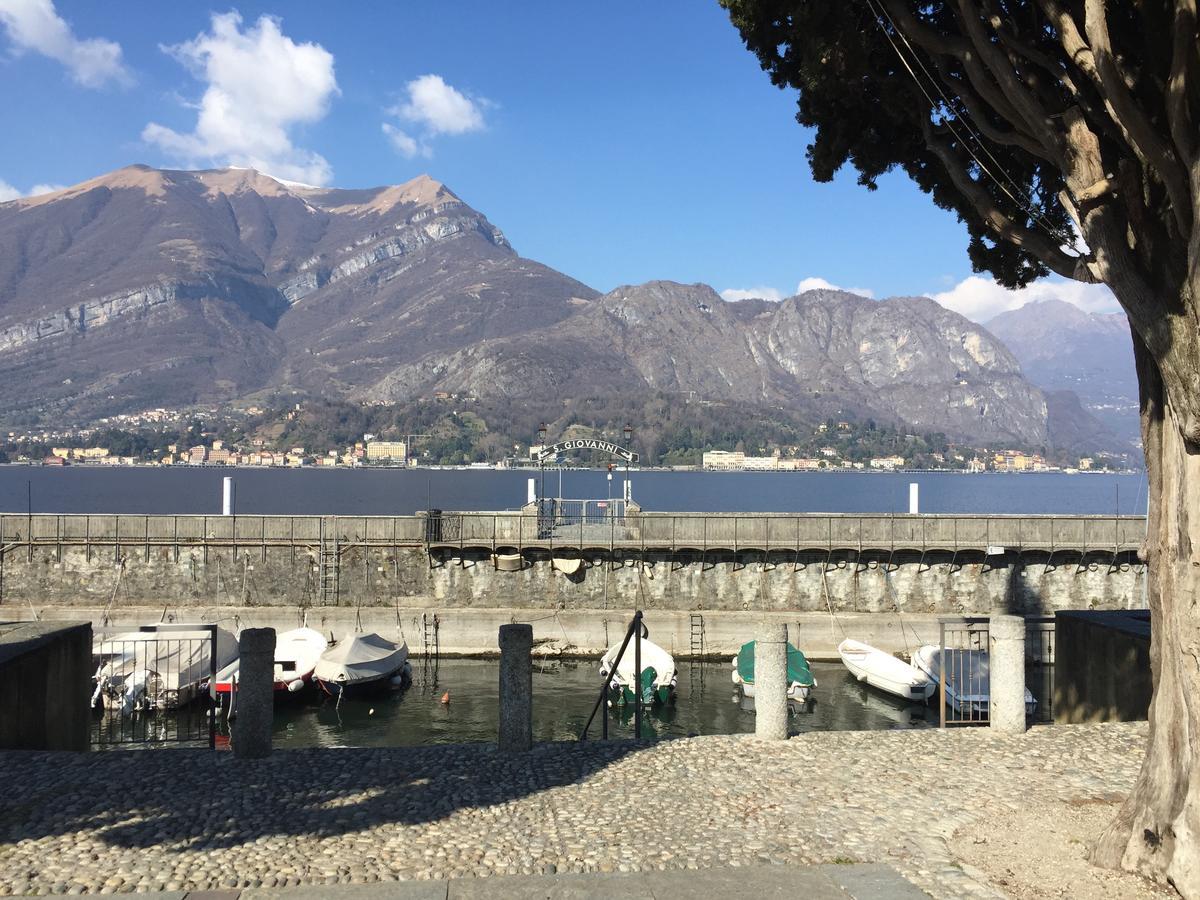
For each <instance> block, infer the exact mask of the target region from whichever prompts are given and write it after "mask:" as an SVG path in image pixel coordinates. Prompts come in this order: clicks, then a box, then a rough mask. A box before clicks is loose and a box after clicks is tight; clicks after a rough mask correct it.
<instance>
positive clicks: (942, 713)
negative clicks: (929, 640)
mask: <svg viewBox="0 0 1200 900" xmlns="http://www.w3.org/2000/svg"><path fill="white" fill-rule="evenodd" d="M938 645H939V652H938V673H939V675H940V676H941V677H939V678H938V725H939V727H940V728H945V727H946V679H947V678H948V677H949V676H950V668H949V666H947V665H946V623H945V622H939V623H938Z"/></svg>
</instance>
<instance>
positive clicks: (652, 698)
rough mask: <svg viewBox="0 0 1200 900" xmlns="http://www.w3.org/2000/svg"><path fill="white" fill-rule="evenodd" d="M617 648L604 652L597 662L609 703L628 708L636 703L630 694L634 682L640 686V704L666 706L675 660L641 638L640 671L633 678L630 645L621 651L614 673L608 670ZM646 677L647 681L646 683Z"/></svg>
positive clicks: (672, 687)
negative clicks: (638, 674) (664, 704)
mask: <svg viewBox="0 0 1200 900" xmlns="http://www.w3.org/2000/svg"><path fill="white" fill-rule="evenodd" d="M619 649H620V646H619V645H617V646H613V647H610V648H609V649H608V651H607V652H606V653H605V654H604V657H603V658H602V659H601V660H600V674H601V675H602V676H603V677H605V678H608V679H609V702H610V703H612V705H613V706H623V705H630V706H632V705H633V704H634V702H635V701H636V700H637V694H636V693H634V691H635V690H636V689H637V688H636V687H635V682H639V681H640V682H643V683H642V684H641V685H640V688H641V693H642V704H643V705H654V704H663V703H670V702H671V700H673V699H674V697H675V684H676V674H675V660H674V658H673V657H672V656H671V654H670V653H668V652H667V651H666V650H664V649H663V648H662V647H660V646H658V644H655V643H653V642H651V641H649V640H646V639H645V638H643V639H642V659H641V662H642V672H641V676H642V677H641V678H636V679H635V677H634V656H635V654H636V648H635V647H634V645H633V643H632V642H631V643H630V645H629V646H628V647H626V648H625V654H624V655H623V656H622V657H621V664H620V666H618V668H617V671H615V672H614V671H612V661H613V660H614V659H616V656H617V651H618V650H619ZM647 677H648V678H649V680H648V682H647Z"/></svg>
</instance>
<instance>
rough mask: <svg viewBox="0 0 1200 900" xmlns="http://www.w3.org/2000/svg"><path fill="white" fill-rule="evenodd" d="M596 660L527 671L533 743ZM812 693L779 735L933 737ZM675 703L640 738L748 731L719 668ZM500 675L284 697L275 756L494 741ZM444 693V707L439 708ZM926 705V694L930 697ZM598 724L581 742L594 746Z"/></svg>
mask: <svg viewBox="0 0 1200 900" xmlns="http://www.w3.org/2000/svg"><path fill="white" fill-rule="evenodd" d="M597 666H598V664H597V662H596V661H591V660H587V661H584V660H571V661H559V660H556V661H547V662H535V664H534V671H533V690H534V702H533V712H534V723H533V734H534V740H536V741H561V740H574V739H575V738H576V737H578V736H579V732H580V729H581V728H582V727H583V724H584V722H586V721H587V717H588V715H589V714H590V713H591V710H592V706H593V704H594V703H595V702H596V698H597V696H598V695H599V692H600V679H599V673H598V671H597ZM812 671H813V674H814V675H815V676H816V678H817V689H816V691H814V693H813V697H812V698H811V699H810V700H809V701H808V702H806V703H803V704H799V703H793V704H791V711H792V715H791V717H790V730H791V732H792V733H793V734H803V733H805V732H809V731H865V730H887V729H894V728H929V727H935V728H936V727H937V725H938V713H937V707H936V705H935V703H931V704H929V705H926V706H923V705H920V704H914V703H909V702H907V701H903V700H900V699H898V698H895V697H892V696H890V695H888V694H883V693H880V692H878V691H876V690H874V689H873V688H869V687H867V686H866V685H864V684H860V683H859V682H858V681H856V680H855V679H854V678H853V676H851V675H850V673H849V672H847V671H846V670H845V669H844V668H843V667H842V666H841V664H839V663H813V664H812ZM678 672H679V687H678V692H677V697H676V701H675V702H674V703H672V704H668V705H666V706H655V707H653V708H651V709H647V710H645V713H644V716H643V720H642V737H645V738H653V737H683V736H686V735H693V734H738V733H748V732H753V731H754V701H753V700H750V699H748V698H745V697H742V696H741V695H740V694H739V693H738V692H737V690H736V689H735V687H734V685H733V682H732V681H731V680H730V667H729V664H728V663H688V662H681V663H679V664H678ZM1027 679H1028V680H1027V683H1028V685H1029V688H1030V690H1031V691H1032V692H1033V694H1034V696H1035V697H1036V698H1037V700H1038V710H1037V714H1036V715H1035V720H1036V721H1049V720H1050V704H1049V702H1048V701H1049V698H1050V695H1051V693H1052V690H1053V667H1049V666H1043V667H1033V668H1031V670H1030V671H1029V672H1028V673H1027ZM498 688H499V672H498V663H497V662H496V661H495V660H471V659H452V660H442V661H441V662H440V664H438V665H423V664H422V661H421V660H414V668H413V682H412V685H411V686H410V687H409V688H407V689H406V690H403V691H395V692H386V693H382V694H375V695H373V696H362V697H353V696H351V697H346V698H344V699H343V700H342V702H341V703H340V704H338V703H337V702H335V701H334V700H333V699H332V698H329V697H326V696H323V695H320V694H318V693H316V692H310V693H305V694H297V695H287V696H286V697H282V698H280V699H279V701H278V702H277V703H276V706H275V746H277V747H406V746H414V745H419V744H449V743H463V742H471V741H494V740H495V739H496V733H497V730H498V718H499V709H498V705H499V699H498V693H499V691H498ZM446 694H449V700H450V702H449V703H443V702H442V698H443V697H444V696H445V695H446ZM935 697H936V695H935ZM205 715H206V710H205V709H203V708H202V707H201V706H199V705H192V706H189V707H186V708H184V709H182V710H177V711H173V712H166V713H155V714H151V715H146V716H139V717H135V718H132V719H130V720H129V721H128V722H126V723H124V724H122V725H121V726H120V727H119V728H118V727H117V726H116V725H115V724H114V721H113V720H112V719H111V718H109V717H97V719H96V721H95V722H94V723H93V741H94V742H96V741H102V742H104V743H105V744H108V745H109V746H110V747H111V748H112V749H119V748H128V747H138V746H146V744H145V743H143V742H145V741H150V742H154V743H161V744H162V745H164V746H165V745H167V744H170V743H174V742H179V741H183V742H188V741H190V742H192V743H194V744H198V745H204V744H207V743H208V736H207V719H206V718H205ZM218 724H219V728H218V734H217V745H218V746H219V747H228V723H227V722H226V721H225V719H224V716H223V714H219V715H218ZM633 728H634V722H633V710H632V708H630V707H620V708H618V709H614V710H610V711H609V734H610V736H611V737H631V736H632V735H633ZM600 735H601V723H600V720H599V717H597V719H596V721H595V722H593V723H592V728H591V732H590V737H592V738H594V739H595V738H599V737H600Z"/></svg>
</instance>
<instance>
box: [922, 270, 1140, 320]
mask: <svg viewBox="0 0 1200 900" xmlns="http://www.w3.org/2000/svg"><path fill="white" fill-rule="evenodd" d="M931 296H932V297H933V299H934V300H936V301H937V302H938V303H940V304H942V306H944V307H946V308H947V309H952V310H954V311H955V312H956V313H960V314H962V315H964V316H966V317H967V318H968V319H971V320H972V321H975V322H979V323H986V322H987V321H988V320H989V319H991V318H994V317H995V316H997V315H999V314H1000V313H1002V312H1006V311H1008V310H1010V309H1017V308H1019V307H1022V306H1024V305H1025V304H1026V303H1032V302H1034V301H1037V300H1065V301H1066V302H1067V303H1071V304H1074V305H1075V306H1078V307H1079V308H1080V309H1082V310H1083V311H1084V312H1099V313H1106V312H1119V311H1120V309H1121V307H1120V306H1119V305H1118V303H1117V300H1116V298H1115V297H1114V296H1113V295H1112V292H1111V291H1110V290H1109V289H1108V288H1107V287H1106V286H1104V285H1102V284H1083V283H1082V282H1079V281H1066V280H1062V279H1053V280H1042V281H1035V282H1034V283H1033V284H1031V285H1030V286H1029V287H1027V288H1023V289H1022V290H1019V291H1013V290H1009V289H1008V288H1005V287H1001V286H1000V285H998V284H996V282H995V281H993V280H992V279H990V278H983V277H980V276H979V275H972V276H970V277H969V278H964V279H963V280H962V281H960V282H959V283H958V284H956V285H955V286H954V287H953V288H951V289H950V290H948V291H943V292H941V293H938V294H933V295H931Z"/></svg>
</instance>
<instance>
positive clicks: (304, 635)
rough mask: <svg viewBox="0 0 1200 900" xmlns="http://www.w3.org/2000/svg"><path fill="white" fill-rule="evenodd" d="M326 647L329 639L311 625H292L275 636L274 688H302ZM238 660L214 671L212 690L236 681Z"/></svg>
mask: <svg viewBox="0 0 1200 900" xmlns="http://www.w3.org/2000/svg"><path fill="white" fill-rule="evenodd" d="M328 647H329V641H327V640H326V639H325V636H324V635H323V634H321V632H319V631H316V630H315V629H312V628H293V629H292V630H291V631H284V632H282V633H281V634H279V635H278V636H277V637H276V638H275V667H274V672H273V678H274V680H275V690H276V691H280V692H288V693H293V694H294V693H296V692H297V691H301V690H303V689H304V686H305V685H307V684H308V683H309V682H310V681H311V679H312V675H313V671H314V670H315V669H316V667H317V661H318V660H319V659H320V658H321V654H322V653H324V652H325V650H326V649H327V648H328ZM240 671H241V660H236V659H235V660H234V661H233V662H231V663H230V664H229V665H227V666H226V667H225V668H223V669H221V671H219V672H218V673H217V678H216V681H214V682H213V686H212V694H213V697H214V698H215V697H216V696H217V695H218V694H229V693H232V691H233V690H234V689H235V687H236V685H237V682H238V673H239V672H240Z"/></svg>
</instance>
